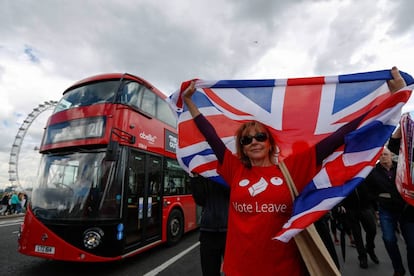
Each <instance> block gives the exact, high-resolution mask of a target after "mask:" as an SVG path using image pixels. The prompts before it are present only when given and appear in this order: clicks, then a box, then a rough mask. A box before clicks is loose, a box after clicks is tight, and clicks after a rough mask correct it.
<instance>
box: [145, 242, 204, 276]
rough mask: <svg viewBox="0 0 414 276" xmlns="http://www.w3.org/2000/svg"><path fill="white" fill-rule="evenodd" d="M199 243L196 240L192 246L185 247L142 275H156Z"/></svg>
mask: <svg viewBox="0 0 414 276" xmlns="http://www.w3.org/2000/svg"><path fill="white" fill-rule="evenodd" d="M199 244H200V242H196V243H195V244H193V245H192V246H190V247H189V248H187V249H186V250H184V251H183V252H181V253H180V254H178V255H176V256H174V257H172V258H171V259H169V260H167V261H166V262H165V263H163V264H161V265H160V266H158V267H157V268H155V269H153V270H151V271H149V272H148V273H146V274H144V276H155V275H157V274H158V273H160V272H161V271H163V270H164V269H166V268H167V267H169V266H170V265H172V264H173V263H174V262H176V261H177V260H178V259H180V258H181V257H183V256H184V255H185V254H187V253H188V252H190V251H191V250H193V249H194V248H195V247H197V246H198V245H199Z"/></svg>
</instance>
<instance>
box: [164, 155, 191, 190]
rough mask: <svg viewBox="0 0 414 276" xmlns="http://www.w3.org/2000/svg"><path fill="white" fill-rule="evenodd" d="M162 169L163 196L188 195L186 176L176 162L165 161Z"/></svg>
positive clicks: (172, 160)
mask: <svg viewBox="0 0 414 276" xmlns="http://www.w3.org/2000/svg"><path fill="white" fill-rule="evenodd" d="M166 161H167V162H166V166H165V168H164V195H182V194H189V193H191V191H190V190H189V188H188V187H189V184H188V183H189V181H188V175H187V173H186V172H185V171H183V170H182V169H181V167H180V165H179V164H178V162H177V160H174V159H166Z"/></svg>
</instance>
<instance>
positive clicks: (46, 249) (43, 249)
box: [35, 245, 55, 255]
mask: <svg viewBox="0 0 414 276" xmlns="http://www.w3.org/2000/svg"><path fill="white" fill-rule="evenodd" d="M35 252H38V253H44V254H51V255H53V254H55V247H53V246H45V245H36V246H35Z"/></svg>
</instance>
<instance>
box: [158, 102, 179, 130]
mask: <svg viewBox="0 0 414 276" xmlns="http://www.w3.org/2000/svg"><path fill="white" fill-rule="evenodd" d="M157 118H158V119H160V120H161V121H163V122H165V123H167V124H169V125H170V126H173V127H176V125H177V123H176V118H175V115H174V113H173V111H172V110H171V108H170V107H169V106H168V103H167V102H166V101H164V100H163V99H161V98H160V97H157Z"/></svg>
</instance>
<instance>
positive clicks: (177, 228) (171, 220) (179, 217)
mask: <svg viewBox="0 0 414 276" xmlns="http://www.w3.org/2000/svg"><path fill="white" fill-rule="evenodd" d="M167 231H168V232H167V244H168V245H170V246H171V245H174V244H176V243H177V242H178V241H179V240H180V239H181V237H182V236H183V233H184V218H183V214H182V213H181V212H180V210H178V209H174V210H172V211H171V213H170V215H169V216H168V225H167Z"/></svg>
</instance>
